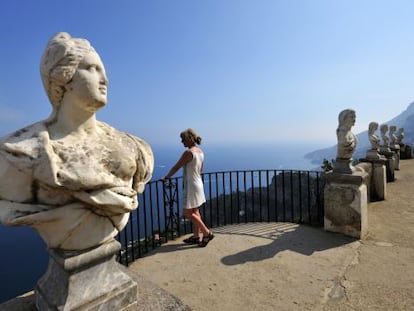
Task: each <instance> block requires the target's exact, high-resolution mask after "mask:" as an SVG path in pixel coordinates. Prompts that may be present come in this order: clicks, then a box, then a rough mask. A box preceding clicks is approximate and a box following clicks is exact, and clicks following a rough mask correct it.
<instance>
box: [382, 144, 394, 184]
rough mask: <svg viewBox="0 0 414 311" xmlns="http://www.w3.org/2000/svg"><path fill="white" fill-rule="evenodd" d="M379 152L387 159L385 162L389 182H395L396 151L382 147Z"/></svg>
mask: <svg viewBox="0 0 414 311" xmlns="http://www.w3.org/2000/svg"><path fill="white" fill-rule="evenodd" d="M379 153H380V154H381V155H383V156H385V158H386V159H387V162H386V164H385V168H386V171H387V182H393V181H394V180H395V153H394V152H393V151H391V149H390V148H381V149H380V150H379Z"/></svg>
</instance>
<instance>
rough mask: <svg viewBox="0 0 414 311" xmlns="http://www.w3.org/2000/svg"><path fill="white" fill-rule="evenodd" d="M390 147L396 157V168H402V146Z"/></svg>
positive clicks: (397, 169)
mask: <svg viewBox="0 0 414 311" xmlns="http://www.w3.org/2000/svg"><path fill="white" fill-rule="evenodd" d="M390 149H391V151H392V152H394V157H395V170H396V171H399V170H400V146H399V145H391V146H390Z"/></svg>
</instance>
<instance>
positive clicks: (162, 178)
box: [160, 176, 170, 183]
mask: <svg viewBox="0 0 414 311" xmlns="http://www.w3.org/2000/svg"><path fill="white" fill-rule="evenodd" d="M169 179H170V177H168V176H164V177H161V178H160V181H162V182H163V183H164V182H166V181H167V180H169Z"/></svg>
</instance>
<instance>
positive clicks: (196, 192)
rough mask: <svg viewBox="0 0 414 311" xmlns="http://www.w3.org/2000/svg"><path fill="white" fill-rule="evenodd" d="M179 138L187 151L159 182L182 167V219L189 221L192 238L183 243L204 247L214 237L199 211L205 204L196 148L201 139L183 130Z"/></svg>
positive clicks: (200, 158)
mask: <svg viewBox="0 0 414 311" xmlns="http://www.w3.org/2000/svg"><path fill="white" fill-rule="evenodd" d="M180 137H181V142H182V143H183V145H184V147H186V148H187V150H186V151H184V153H183V154H182V155H181V157H180V159H179V160H178V161H177V163H176V164H175V165H174V166H173V167H172V168H171V170H170V171H169V172H168V174H167V175H166V176H164V177H163V178H161V180H162V181H163V182H164V181H166V180H167V179H170V178H171V177H172V176H173V175H174V174H175V173H176V172H177V171H178V170H179V169H180V168H181V167H183V169H184V174H183V182H184V191H183V209H184V217H185V218H187V219H189V220H190V221H191V222H192V224H193V236H192V237H190V238H188V239H185V240H184V242H186V243H193V244H198V245H199V246H201V247H205V246H207V244H208V243H209V242H210V241H211V240H212V239H213V238H214V235H213V233H212V232H211V231H210V230H209V229H208V228H207V226H206V225H205V224H204V222H203V220H202V219H201V214H200V211H199V208H200V206H201V205H202V204H203V203H205V202H206V198H205V195H204V187H203V180H202V179H201V172H202V170H203V161H204V153H203V151H202V150H201V149H200V148H199V147H197V146H196V145H200V144H201V137H200V136H198V135H197V133H196V132H195V131H194V130H192V129H187V130H185V131H184V132H182V133H181V134H180ZM200 231H201V232H202V233H203V238H202V239H201V240H200Z"/></svg>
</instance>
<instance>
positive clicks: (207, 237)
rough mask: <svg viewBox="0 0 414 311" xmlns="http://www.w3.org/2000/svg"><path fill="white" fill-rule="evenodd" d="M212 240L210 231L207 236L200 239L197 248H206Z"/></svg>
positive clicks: (212, 236) (212, 235)
mask: <svg viewBox="0 0 414 311" xmlns="http://www.w3.org/2000/svg"><path fill="white" fill-rule="evenodd" d="M212 239H214V234H213V232H211V231H210V233H209V234H208V236H203V238H202V239H201V242H200V244H198V246H200V247H206V246H207V244H208V242H210V241H211V240H212Z"/></svg>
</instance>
